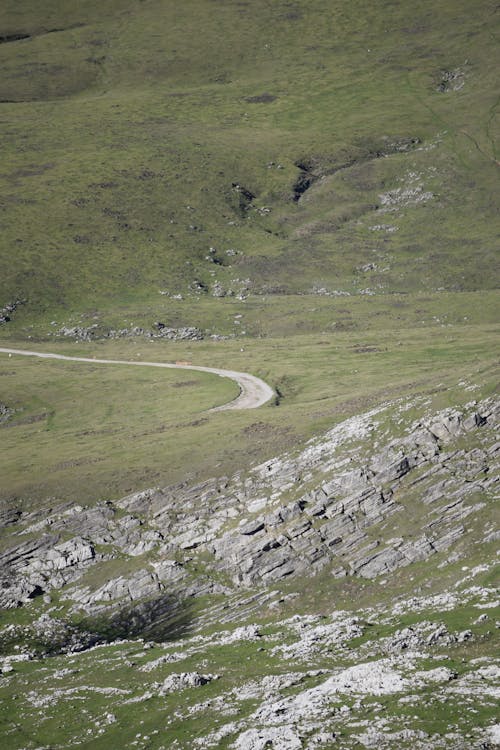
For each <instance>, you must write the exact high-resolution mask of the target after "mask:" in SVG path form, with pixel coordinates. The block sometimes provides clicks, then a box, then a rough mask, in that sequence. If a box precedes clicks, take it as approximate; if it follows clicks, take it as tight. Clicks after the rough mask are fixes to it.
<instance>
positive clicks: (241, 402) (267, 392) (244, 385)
mask: <svg viewBox="0 0 500 750" xmlns="http://www.w3.org/2000/svg"><path fill="white" fill-rule="evenodd" d="M0 352H1V353H3V354H10V355H13V354H20V355H22V356H24V357H42V359H64V360H69V361H70V362H90V363H91V364H94V365H95V364H101V365H134V366H139V367H168V368H170V369H175V370H198V371H199V372H210V373H212V374H213V375H219V376H220V377H221V378H230V379H231V380H234V381H235V382H236V383H238V385H239V387H240V395H239V396H238V397H237V398H235V399H234V400H233V401H229V403H227V404H223V405H222V406H216V407H215V408H214V409H211V410H210V411H226V410H228V409H257V408H258V407H259V406H262V405H263V404H266V403H267V402H268V401H269V400H270V399H272V398H274V396H275V393H274V391H273V389H272V388H271V386H269V385H268V384H267V383H265V382H264V381H263V380H261V379H260V378H257V377H255V375H250V374H249V373H248V372H236V371H235V370H221V369H220V368H218V367H201V366H198V365H187V364H186V365H182V364H169V363H167V362H130V361H127V360H121V359H94V358H90V357H68V356H66V355H65V354H51V353H49V352H31V351H28V350H26V349H6V348H4V347H0Z"/></svg>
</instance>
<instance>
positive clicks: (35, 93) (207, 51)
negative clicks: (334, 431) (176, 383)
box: [0, 0, 499, 496]
mask: <svg viewBox="0 0 500 750" xmlns="http://www.w3.org/2000/svg"><path fill="white" fill-rule="evenodd" d="M496 18H497V10H496V8H495V5H494V4H493V3H492V2H476V3H474V4H473V5H472V6H471V4H470V3H467V2H458V3H456V2H455V3H439V4H437V5H436V3H434V2H430V0H423V1H422V2H418V3H393V2H381V3H376V4H373V3H367V2H363V1H362V0H359V1H358V2H344V1H337V2H335V3H325V2H322V1H320V0H308V2H305V3H294V2H281V1H280V2H274V0H273V2H266V1H265V0H257V1H256V2H252V3H244V2H243V3H233V2H219V1H209V0H190V1H189V2H184V3H174V2H166V1H165V0H147V2H135V0H134V1H132V0H105V1H104V2H99V3H95V2H86V3H84V4H81V3H80V4H77V3H63V2H56V1H55V0H52V1H51V2H47V3H43V4H42V5H41V4H40V3H35V2H26V3H23V4H22V5H21V6H20V5H19V4H18V3H14V2H11V1H10V0H6V2H5V3H3V4H2V8H1V9H0V37H1V38H0V63H1V65H2V70H3V75H2V81H1V83H0V129H1V132H2V147H3V149H2V151H3V158H2V168H1V170H0V208H1V213H0V217H1V219H0V221H1V239H0V257H1V269H2V273H1V274H0V307H1V306H3V305H8V304H9V303H12V302H15V301H16V300H23V301H24V304H22V305H19V306H18V307H17V309H16V310H15V311H13V312H12V313H9V317H10V318H11V320H10V321H9V322H8V323H5V324H3V325H0V340H4V341H7V340H9V341H10V342H11V343H13V344H16V345H18V346H22V345H23V344H24V342H25V341H26V339H31V343H33V341H36V342H37V344H38V346H39V347H40V346H42V347H43V346H48V345H45V344H44V343H43V342H44V341H50V342H51V343H50V348H54V347H57V346H59V344H58V332H59V331H60V330H61V328H63V327H65V326H66V327H68V326H69V327H73V326H83V327H87V328H88V327H90V326H97V331H96V332H95V336H94V341H93V343H82V342H80V343H79V344H78V347H79V348H80V349H82V348H83V349H84V350H85V352H86V353H87V354H88V353H89V351H90V350H92V352H93V353H94V354H95V353H96V352H97V351H99V352H100V351H102V350H103V349H104V348H105V349H106V352H107V354H109V355H110V356H113V357H119V356H123V357H125V358H126V357H130V356H136V354H137V352H140V350H142V349H144V347H145V346H146V344H147V346H148V348H149V352H148V357H149V358H150V359H152V358H153V357H152V356H151V352H152V351H153V345H152V344H150V343H147V342H146V343H144V342H143V341H142V340H140V339H136V338H134V339H127V338H124V339H120V341H115V342H113V341H106V342H104V341H103V342H100V341H99V340H98V339H99V337H100V336H106V335H107V332H108V331H109V330H110V329H115V330H116V329H123V328H127V329H130V327H131V326H132V327H133V326H141V327H143V328H144V329H145V330H146V331H150V330H152V326H153V323H154V322H155V321H164V322H165V323H166V324H167V325H170V326H174V327H176V326H197V327H198V328H200V330H201V331H202V332H203V333H204V334H205V336H206V337H208V336H210V335H215V336H216V337H221V336H223V337H229V340H227V341H216V340H215V341H209V339H208V338H206V340H205V341H203V342H192V343H191V342H190V343H189V344H188V345H187V344H183V343H182V342H177V343H175V344H173V343H168V342H156V343H155V345H154V352H155V357H156V358H157V359H166V360H169V361H171V360H175V359H178V358H189V359H190V360H193V361H196V362H197V363H203V364H218V365H220V366H232V367H235V368H238V369H245V368H246V369H250V370H252V371H255V372H258V373H259V374H260V375H262V376H263V377H266V378H268V379H269V380H270V382H271V383H272V384H273V385H274V386H275V387H277V388H278V390H279V392H280V394H281V396H282V400H281V408H280V410H279V411H278V412H274V411H273V410H270V409H268V410H264V412H262V411H261V414H260V415H259V417H258V418H257V419H256V418H255V415H231V416H228V415H225V416H224V417H210V419H209V420H208V425H207V424H205V423H203V424H202V425H201V426H197V428H196V434H192V432H191V431H190V429H191V428H188V429H186V427H185V424H186V421H189V420H187V417H186V418H185V417H184V416H182V417H179V416H178V411H176V409H177V408H178V409H179V412H180V411H182V412H184V414H185V411H184V406H182V408H181V404H182V405H183V404H184V401H182V400H179V402H178V403H177V404H176V406H175V408H174V409H173V410H172V411H169V412H168V414H165V415H163V414H162V415H161V417H160V413H161V409H160V411H159V412H158V413H157V414H156V416H155V417H154V418H153V423H154V424H153V423H152V424H151V425H148V428H147V429H149V430H150V431H153V432H154V429H157V428H158V425H156V422H155V419H157V421H159V423H160V424H161V425H163V426H168V430H167V433H168V440H167V446H168V447H167V452H168V453H171V452H172V451H173V452H174V453H175V454H178V453H179V451H180V453H182V456H183V458H179V461H178V462H172V461H169V462H168V463H165V462H163V461H162V460H161V456H158V455H157V448H154V447H151V446H150V445H148V446H147V447H146V445H145V446H144V450H143V449H141V450H138V451H137V452H135V450H134V455H133V456H131V455H130V454H131V453H132V450H131V448H132V443H131V442H130V441H128V442H127V441H126V442H125V453H120V452H119V453H115V451H114V449H113V448H112V447H111V446H110V445H108V444H106V443H104V444H103V445H102V446H100V447H99V448H98V447H97V445H96V441H95V439H94V438H92V441H91V442H92V446H91V447H89V448H87V447H85V445H81V444H78V446H76V445H75V446H74V448H72V449H71V450H70V446H71V445H72V442H71V440H70V441H69V442H66V446H65V450H64V451H61V450H60V445H61V438H63V439H64V441H66V440H67V433H66V432H64V430H63V428H62V425H63V422H61V421H60V420H59V419H58V418H55V419H52V421H50V424H47V431H48V434H47V438H48V439H49V444H48V445H49V447H48V448H47V451H48V452H46V451H45V449H42V444H43V445H45V444H46V443H45V442H44V441H42V442H40V440H39V438H40V435H39V425H40V424H42V422H36V423H35V425H38V427H33V426H28V427H26V426H24V427H23V428H22V429H23V430H28V433H29V435H27V436H26V439H27V440H28V444H29V445H31V441H34V443H35V444H36V448H35V449H33V450H31V449H30V454H32V455H33V456H34V457H38V458H34V459H33V460H34V462H33V463H29V462H28V464H27V463H26V461H25V459H24V458H23V459H22V460H19V458H15V459H13V460H12V461H11V459H10V457H11V453H10V452H9V453H7V455H6V456H5V454H4V457H7V458H8V459H9V461H8V464H9V468H8V471H7V472H6V473H5V475H4V476H5V477H7V476H8V477H9V479H8V480H6V481H5V484H4V486H3V492H4V495H5V496H10V495H12V494H17V493H19V492H21V493H22V492H23V491H24V490H27V488H28V487H30V488H33V487H34V486H35V484H36V485H38V486H39V487H40V488H41V490H40V491H41V492H42V494H43V492H46V491H47V492H49V489H50V491H51V492H56V491H57V492H64V491H67V492H72V491H73V490H74V487H75V484H76V486H78V487H81V486H82V476H81V472H80V470H77V467H78V466H79V465H80V464H79V462H80V461H82V460H83V461H84V464H86V462H87V461H88V460H91V457H92V456H89V455H87V454H88V452H89V451H90V453H91V454H92V453H93V452H94V451H101V450H103V451H104V452H105V454H106V456H107V458H106V461H107V462H108V463H109V472H108V473H106V472H104V474H105V475H106V476H104V474H103V475H102V476H101V475H100V470H99V468H98V467H99V466H100V464H99V465H97V466H93V465H92V471H91V472H90V471H87V473H86V475H85V482H84V487H85V488H86V489H85V491H86V492H87V494H94V493H96V492H98V489H97V488H98V487H99V486H100V487H101V493H102V494H104V495H107V494H108V493H111V494H113V493H116V492H120V491H123V490H124V489H126V488H129V487H130V486H131V485H133V486H142V485H143V484H148V483H151V482H156V481H160V480H161V481H170V480H172V481H177V480H178V479H182V478H183V476H184V475H185V474H186V472H188V471H189V472H192V471H193V470H195V471H196V470H197V469H196V467H198V469H199V470H200V471H202V469H203V467H204V466H205V461H202V460H201V456H202V455H204V456H205V457H206V462H207V463H208V464H219V470H220V471H226V470H231V469H232V468H234V467H235V465H236V464H237V462H238V461H241V460H243V461H244V462H245V461H248V459H249V458H250V457H251V456H254V457H255V452H257V453H258V454H259V456H260V457H263V456H265V455H267V454H268V453H269V451H271V450H273V448H276V449H278V448H279V449H281V448H284V447H288V446H289V445H290V444H291V443H292V442H293V441H294V440H299V441H300V440H302V439H304V438H306V437H308V436H309V435H310V434H312V433H314V432H317V431H318V430H319V429H322V428H323V426H324V425H325V422H326V421H327V420H328V419H330V418H331V417H330V415H332V416H333V417H334V418H338V417H337V415H339V416H341V415H345V414H347V413H353V411H354V410H355V408H356V405H357V404H359V403H360V402H361V401H362V400H363V399H365V398H368V399H372V400H376V399H377V398H380V397H381V395H382V394H387V395H389V393H393V392H396V393H399V392H402V391H404V390H405V389H406V391H408V392H411V389H412V388H413V387H414V386H415V384H416V383H417V384H418V388H422V389H425V388H426V387H429V388H430V387H434V385H435V384H436V383H440V382H442V381H443V380H444V381H445V382H452V381H453V382H456V381H457V377H456V376H457V375H458V372H459V371H460V372H461V373H463V374H464V375H467V374H469V373H472V372H476V371H477V370H478V369H481V367H484V368H488V367H489V366H490V365H491V363H492V362H493V361H494V344H493V342H494V335H495V331H494V328H493V325H494V322H495V317H496V315H497V309H498V306H497V305H496V293H495V291H494V290H495V288H496V286H497V283H498V276H497V268H496V265H495V264H496V260H497V258H498V228H499V223H498V213H497V209H498V205H497V196H498V190H497V184H498V183H497V175H498V161H497V158H498V151H497V148H498V147H497V145H496V140H495V139H496V136H497V134H498V102H499V98H498V91H497V89H496V85H495V84H496V77H495V65H494V61H495V59H496V56H497V54H498V45H497V37H498V34H497V31H496V29H497V27H496V25H495V23H496ZM160 292H162V294H160ZM61 346H62V345H61ZM393 347H394V351H393V352H392V349H393ZM63 348H64V350H65V351H70V350H71V351H74V350H75V346H74V345H73V346H71V345H68V344H65V345H64V347H63ZM240 350H242V351H240ZM365 350H366V351H365ZM339 351H342V352H345V356H346V358H347V359H346V360H345V362H346V364H345V369H344V365H343V364H339V359H338V352H339ZM431 352H432V353H431ZM142 354H144V353H143V352H142ZM3 360H4V355H2V366H3V365H5V368H6V370H7V371H8V372H10V371H12V373H15V380H16V385H15V387H13V385H12V383H13V381H14V376H13V377H11V378H7V377H6V378H3V379H2V390H1V391H0V395H1V399H0V400H1V401H2V402H5V404H6V405H7V406H9V407H12V408H15V409H22V410H23V414H24V415H28V414H31V413H33V414H35V415H37V418H38V417H40V415H45V414H52V413H56V414H60V413H64V412H65V410H66V408H67V404H68V403H71V398H70V394H71V393H72V390H73V389H74V388H75V387H76V386H75V382H74V380H73V378H74V377H75V372H74V369H72V368H58V367H57V366H56V365H50V366H49V365H45V364H42V363H31V364H30V365H27V363H26V362H24V363H23V364H22V370H21V368H19V369H18V368H17V367H16V368H15V370H13V369H12V368H11V367H10V364H11V363H10V362H3ZM343 361H344V360H342V362H343ZM372 362H373V363H376V364H374V365H372ZM332 363H334V365H332ZM54 368H55V369H57V373H58V374H57V376H56V377H57V378H61V383H62V384H63V385H62V386H61V388H54V389H49V390H47V386H46V383H47V382H49V381H50V379H51V377H52V373H53V372H55V369H54ZM81 377H82V380H83V379H85V382H86V384H87V385H86V386H85V387H86V388H89V389H90V390H91V392H92V397H93V407H92V410H91V411H89V412H88V413H87V414H85V415H84V419H83V418H82V417H81V416H80V415H79V414H76V415H74V416H73V417H72V419H73V420H74V427H75V432H76V434H80V433H81V432H82V431H84V430H85V427H84V425H83V424H80V420H81V418H82V419H83V421H85V420H89V419H90V420H91V421H92V419H94V417H95V418H96V419H97V420H98V421H99V420H101V419H105V416H104V415H105V414H107V413H108V412H107V411H106V409H108V410H112V411H113V413H118V412H116V411H115V409H118V410H119V409H122V408H124V407H123V404H127V403H131V402H132V401H134V400H135V399H137V398H139V397H138V396H137V393H138V391H137V389H138V388H141V391H140V393H141V396H140V399H141V400H142V401H147V405H146V404H145V405H144V411H143V412H141V414H140V416H139V413H138V412H130V413H128V414H127V417H123V418H122V417H120V419H123V422H122V424H123V425H124V424H125V423H128V424H129V425H130V430H131V433H130V434H136V433H137V429H136V426H135V425H136V422H137V420H139V421H141V420H143V419H144V414H150V413H151V414H152V413H153V412H155V411H156V395H155V391H154V389H153V391H152V393H151V395H148V389H147V388H143V387H142V386H143V383H142V380H141V379H140V378H136V374H135V373H133V374H131V375H130V376H127V378H126V379H125V380H126V382H123V381H122V380H120V378H119V377H118V376H117V379H116V382H115V389H114V394H113V397H112V402H111V403H109V395H108V390H107V386H105V384H104V383H103V382H101V381H100V380H99V378H100V375H99V376H98V377H97V379H92V377H91V378H90V380H88V379H87V378H88V375H87V374H85V375H84V374H83V373H82V375H81ZM172 377H173V376H172ZM199 377H201V376H196V377H195V379H197V378H199ZM129 378H130V379H129ZM212 380H213V379H212V378H209V379H207V383H212ZM162 382H163V375H162ZM168 382H169V381H168V379H167V380H165V383H168ZM207 387H212V388H213V390H212V393H211V396H210V399H211V403H216V402H219V401H220V400H221V399H220V394H219V393H218V392H217V388H220V387H221V384H220V383H219V384H217V383H213V384H212V386H209V385H207ZM129 389H130V390H129ZM42 391H43V392H44V393H45V395H43V396H42V395H40V394H41V393H42ZM37 394H38V395H37ZM65 394H67V395H65ZM203 398H204V396H203V394H202V393H200V396H199V400H197V399H198V397H196V400H195V401H191V403H190V405H188V406H187V411H196V410H198V411H201V410H202V409H203V404H202V402H203V403H205V402H204V401H203ZM37 399H39V403H40V404H41V403H42V402H43V403H44V404H45V405H44V406H43V407H42V406H34V404H35V402H36V403H38V402H37ZM44 399H45V401H44ZM68 399H69V401H68ZM210 399H209V400H210ZM188 400H189V399H188ZM325 400H326V403H325ZM118 402H120V403H121V406H118V405H117V404H118ZM316 402H321V403H318V404H316ZM99 403H102V411H101V412H100V414H101V416H99V417H98V416H97V414H96V412H94V409H98V408H101V407H99V406H98V404H99ZM125 408H126V407H125ZM168 408H170V407H168ZM77 411H78V410H77ZM311 415H320V416H316V417H313V416H311ZM44 419H45V417H44ZM47 419H48V417H47ZM220 420H222V421H223V423H224V429H221V428H220V427H219V426H218V424H219V421H220ZM261 422H262V423H263V424H264V425H265V426H266V431H267V432H266V434H267V435H268V437H267V438H264V439H263V438H262V435H260V437H259V438H258V439H256V438H255V436H254V432H253V430H252V429H250V428H251V425H253V424H255V423H261ZM11 423H12V420H11ZM155 425H156V426H155ZM216 425H217V426H216ZM19 429H20V428H18V427H17V428H15V429H12V430H9V431H4V433H3V434H4V435H6V436H7V437H6V438H5V440H6V443H7V444H8V445H9V446H10V445H11V441H12V445H13V448H12V450H13V452H14V454H15V455H17V454H18V453H19V451H18V447H17V446H18V445H19ZM124 429H126V428H125V427H124ZM59 430H63V431H62V432H59ZM179 430H180V433H182V434H184V437H183V438H182V439H179V437H178V435H179ZM51 435H53V436H54V441H55V442H54V445H53V446H52V447H50V437H51ZM277 435H280V436H281V437H280V438H279V439H277ZM214 437H215V438H216V439H214ZM23 439H24V438H23ZM235 440H236V443H235ZM254 442H257V446H254ZM229 445H230V446H232V450H230V451H227V446H229ZM235 445H236V446H237V449H236V450H235V449H234V446H235ZM182 446H185V447H184V448H182ZM193 446H199V448H198V449H197V448H196V447H194V448H193ZM134 447H135V446H134ZM10 450H11V448H10V447H9V451H10ZM197 450H198V451H199V454H200V455H199V456H197V452H196V451H197ZM144 451H146V453H145V452H144ZM193 451H194V452H193ZM54 452H55V453H56V456H55V457H51V456H52V454H53V453H54ZM66 453H71V456H69V457H68V456H66ZM63 454H64V455H63ZM127 454H128V456H127ZM146 455H149V457H150V458H149V459H147V458H146ZM111 456H115V458H116V460H111V458H110V457H111ZM195 456H197V457H196V459H195V460H194V461H193V459H194V458H195ZM200 461H201V463H200ZM68 462H69V466H70V467H71V470H70V471H69V472H68V470H67V469H66V470H65V472H66V473H65V479H64V481H59V479H56V476H57V471H56V472H55V473H54V471H53V467H54V466H60V465H62V464H64V465H65V466H66V465H67V464H68ZM124 462H125V463H127V465H128V466H129V467H132V466H133V467H135V468H134V469H133V470H132V468H129V469H128V470H127V471H126V472H125V474H126V475H127V478H126V479H123V481H122V480H118V479H117V476H119V475H121V473H122V471H123V469H122V467H123V463H124ZM13 466H14V467H17V468H14V469H13V468H12V467H13ZM42 466H45V467H52V468H51V469H50V471H49V474H50V478H49V476H46V477H45V478H44V479H43V481H42V482H40V476H41V475H40V473H39V472H40V471H42V476H43V474H44V470H43V469H41V467H42ZM146 466H147V467H149V468H146ZM193 467H194V468H193ZM32 472H34V474H35V476H36V481H34V480H33V477H32ZM90 475H91V476H92V477H94V478H95V477H97V478H96V479H95V481H94V479H92V481H90ZM21 477H22V479H21ZM10 478H12V482H11V479H10ZM101 480H102V481H104V485H102V484H100V482H101ZM23 488H24V490H23ZM90 488H92V489H90ZM30 491H31V490H30ZM98 494H99V493H98Z"/></svg>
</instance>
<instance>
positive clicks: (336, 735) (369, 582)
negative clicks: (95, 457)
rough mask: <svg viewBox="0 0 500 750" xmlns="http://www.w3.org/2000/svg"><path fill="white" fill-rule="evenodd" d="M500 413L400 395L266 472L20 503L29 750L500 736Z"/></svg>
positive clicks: (15, 672)
mask: <svg viewBox="0 0 500 750" xmlns="http://www.w3.org/2000/svg"><path fill="white" fill-rule="evenodd" d="M499 406H500V404H499V402H498V401H496V400H495V399H494V398H487V399H485V400H482V401H480V402H475V401H470V402H469V403H468V404H466V405H465V406H463V407H461V408H460V409H458V408H457V409H445V410H443V411H440V412H438V413H433V412H432V410H431V408H430V404H429V402H426V401H425V399H420V400H418V399H417V400H415V399H414V400H413V401H412V402H406V401H400V402H397V403H390V404H385V405H382V406H380V407H379V408H377V409H373V410H372V411H370V412H368V413H366V414H363V415H360V416H358V417H354V418H352V419H349V420H347V421H345V422H342V423H341V424H338V425H337V426H335V427H334V428H333V429H332V430H330V431H329V432H328V433H326V434H325V435H324V436H322V437H321V438H317V439H314V440H312V441H310V442H309V443H308V444H307V445H306V446H305V447H304V449H303V450H302V451H300V452H298V453H295V454H290V455H285V456H281V457H279V458H278V457H277V458H274V459H272V460H269V461H266V462H265V463H264V464H261V465H259V466H256V467H255V468H253V469H252V470H251V471H250V472H249V473H248V474H247V475H244V476H243V475H241V474H237V475H234V476H232V477H227V478H224V479H217V480H215V479H212V480H208V481H207V482H205V483H204V484H202V485H198V486H194V487H192V486H185V485H181V486H177V487H170V488H165V489H151V490H145V491H143V492H138V493H135V494H133V495H129V496H128V497H125V498H123V499H121V500H119V501H117V502H113V503H112V502H105V503H103V502H101V503H98V504H96V505H95V506H93V507H83V506H79V505H76V504H74V503H66V504H61V503H58V504H56V503H55V504H54V507H53V509H49V508H46V509H44V510H38V511H36V512H23V510H22V507H15V506H13V507H10V508H6V509H4V511H3V512H2V515H1V519H0V520H1V524H2V540H3V541H2V547H1V557H0V564H1V578H2V583H1V589H0V592H1V593H0V603H1V606H2V607H3V608H4V613H3V614H4V624H3V625H2V626H0V653H3V656H0V718H2V721H4V724H5V726H6V730H5V732H6V734H5V736H6V738H7V739H8V742H9V747H10V746H11V747H12V748H16V750H21V748H26V747H30V748H32V747H35V746H36V747H39V746H40V743H42V744H41V746H45V745H44V737H50V741H51V746H54V747H58V748H69V747H75V746H76V745H79V746H82V747H88V748H98V747H101V746H102V747H109V746H114V745H115V744H117V743H119V744H121V745H122V746H123V747H126V748H130V750H137V748H140V749H143V750H146V748H154V749H155V750H166V749H167V748H169V750H170V748H174V749H175V748H177V749H178V750H192V749H193V748H198V747H200V748H206V747H214V748H231V749H232V750H264V748H275V750H299V748H302V749H303V748H324V749H326V750H328V749H329V748H337V747H338V748H344V749H346V750H349V749H351V748H352V750H355V749H356V748H384V749H385V748H387V750H390V749H395V748H398V750H400V749H401V748H403V749H405V748H406V749H407V750H410V748H411V750H415V749H417V750H418V749H420V750H429V749H430V748H432V749H433V750H448V749H449V748H453V750H470V749H471V748H472V749H473V750H488V749H491V748H494V747H498V746H499V743H500V727H499V725H498V724H496V723H495V721H496V719H495V711H496V704H497V698H498V694H499V693H498V691H499V687H498V685H499V678H500V672H499V668H498V667H499V665H498V662H497V660H496V659H495V658H494V638H495V628H496V626H497V624H498V623H495V619H494V612H495V608H497V607H498V591H497V589H495V588H494V586H493V585H492V582H493V576H494V569H495V567H494V565H495V561H494V554H495V546H496V545H495V540H498V536H499V532H498V530H497V528H496V526H495V506H494V502H495V498H496V496H495V492H496V491H497V488H498V455H499V448H500V443H498V441H497V420H498V413H499ZM339 597H340V598H341V599H342V602H343V604H342V605H341V606H339V605H338V604H337V602H336V599H338V598H339ZM19 607H21V609H19ZM18 612H20V613H21V614H22V616H21V617H18ZM48 656H51V658H50V659H49V658H47V657H48ZM14 699H15V700H16V701H17V704H16V705H17V707H18V708H17V712H16V715H19V716H21V715H22V717H23V721H22V723H20V722H19V721H16V720H15V719H14V718H13V715H12V714H11V713H9V708H8V706H9V705H11V703H12V701H13V700H14ZM76 701H78V704H77V703H76ZM77 705H78V707H79V709H80V710H79V711H77V712H75V707H76V706H77ZM55 737H57V738H58V741H57V743H56V744H54V738H55ZM27 738H28V739H27Z"/></svg>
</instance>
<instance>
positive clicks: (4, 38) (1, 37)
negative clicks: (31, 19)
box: [0, 34, 31, 44]
mask: <svg viewBox="0 0 500 750" xmlns="http://www.w3.org/2000/svg"><path fill="white" fill-rule="evenodd" d="M21 39H31V34H0V44H8V43H9V42H20V41H21Z"/></svg>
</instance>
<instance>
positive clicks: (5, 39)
mask: <svg viewBox="0 0 500 750" xmlns="http://www.w3.org/2000/svg"><path fill="white" fill-rule="evenodd" d="M82 26H85V24H84V23H75V24H73V26H68V27H66V28H60V29H59V28H56V29H42V30H41V31H38V32H36V33H33V34H28V33H26V32H24V31H20V32H18V33H17V34H0V44H8V43H9V42H21V41H23V39H34V38H35V37H37V36H45V35H46V34H59V33H60V32H61V31H71V30H72V29H79V28H81V27H82Z"/></svg>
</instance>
